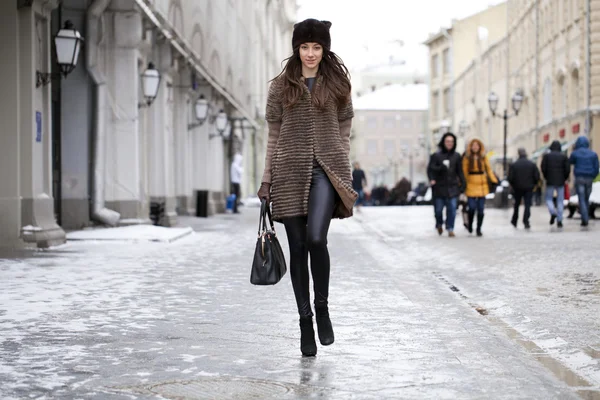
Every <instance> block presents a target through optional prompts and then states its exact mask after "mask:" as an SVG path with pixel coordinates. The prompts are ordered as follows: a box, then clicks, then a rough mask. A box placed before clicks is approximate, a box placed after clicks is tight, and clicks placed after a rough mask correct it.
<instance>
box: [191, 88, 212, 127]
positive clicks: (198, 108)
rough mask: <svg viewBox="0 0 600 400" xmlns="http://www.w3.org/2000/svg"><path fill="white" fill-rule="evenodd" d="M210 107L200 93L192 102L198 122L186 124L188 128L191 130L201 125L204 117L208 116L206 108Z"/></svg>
mask: <svg viewBox="0 0 600 400" xmlns="http://www.w3.org/2000/svg"><path fill="white" fill-rule="evenodd" d="M209 108H210V106H209V104H208V100H206V99H205V98H204V95H203V94H201V95H200V97H198V98H197V99H196V102H195V103H194V116H195V117H196V120H197V121H198V122H193V123H191V124H188V130H192V129H194V128H196V127H198V126H202V124H204V122H205V121H206V119H207V118H208V109H209Z"/></svg>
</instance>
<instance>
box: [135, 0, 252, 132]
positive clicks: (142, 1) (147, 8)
mask: <svg viewBox="0 0 600 400" xmlns="http://www.w3.org/2000/svg"><path fill="white" fill-rule="evenodd" d="M135 2H136V3H137V5H138V6H139V7H140V8H141V9H142V11H143V12H144V14H146V17H148V19H149V20H150V21H152V23H154V25H156V27H157V28H158V29H160V31H161V33H162V34H163V35H164V36H165V37H166V38H167V40H169V42H170V43H171V46H173V48H174V49H175V50H177V51H178V52H179V54H181V55H182V56H183V57H184V58H185V60H186V61H187V62H188V63H189V64H190V66H191V67H192V68H193V69H194V70H195V71H196V72H198V74H200V75H201V76H202V77H203V78H204V79H205V80H206V81H207V82H208V83H209V84H210V85H211V86H212V87H214V88H215V89H216V90H217V91H218V92H219V93H220V94H221V95H222V96H223V97H224V98H225V99H226V100H227V101H228V102H229V103H230V104H231V105H232V106H233V107H234V108H235V109H236V110H237V111H238V112H239V113H240V114H242V116H243V117H244V118H246V119H247V120H248V122H250V124H251V125H252V126H253V127H254V128H255V129H260V126H259V125H258V124H257V123H256V121H255V120H254V118H253V117H252V116H250V114H248V112H247V111H246V110H245V109H244V107H242V105H241V104H240V103H238V102H237V101H236V99H235V98H234V97H233V96H232V95H231V94H230V93H229V92H227V89H226V88H225V87H224V86H223V85H222V84H221V83H220V82H219V81H218V79H217V78H215V77H213V76H212V75H211V73H210V72H209V71H208V69H207V68H205V67H204V66H203V65H202V63H201V62H200V60H199V59H198V57H196V55H195V53H194V51H193V49H192V46H191V45H190V44H189V43H188V41H187V40H186V39H185V38H184V37H182V36H181V35H180V34H179V32H177V30H176V29H175V28H174V27H173V26H172V25H171V23H170V22H169V20H168V19H167V18H165V16H164V15H163V14H162V13H161V12H160V11H159V10H157V9H156V7H155V6H154V5H152V3H151V2H150V1H149V0H135Z"/></svg>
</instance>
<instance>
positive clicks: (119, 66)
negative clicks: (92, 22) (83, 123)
mask: <svg viewBox="0 0 600 400" xmlns="http://www.w3.org/2000/svg"><path fill="white" fill-rule="evenodd" d="M105 24H106V29H107V34H106V36H105V40H106V41H107V42H108V44H107V46H106V47H105V51H106V60H107V63H106V65H107V67H106V75H107V96H106V100H105V104H102V105H100V107H102V108H103V111H104V112H102V113H101V114H103V115H104V116H105V121H106V144H105V145H106V162H105V165H106V173H105V200H106V206H107V207H108V208H110V209H112V210H115V211H117V212H118V213H120V214H121V221H120V224H134V223H146V222H147V221H148V215H147V213H146V212H145V211H146V209H145V207H144V204H143V203H142V198H143V196H142V191H141V189H142V187H143V184H142V182H143V181H142V179H141V178H142V174H141V165H142V160H141V152H140V142H141V138H140V128H139V122H138V121H139V117H140V111H139V108H138V101H139V97H138V93H139V91H140V86H139V85H140V74H141V71H140V70H139V68H138V46H139V45H140V43H141V39H142V36H141V31H142V28H141V27H142V18H141V15H140V14H139V13H138V12H137V11H127V10H120V11H116V12H114V18H109V17H108V16H107V17H106V18H105ZM109 33H111V34H110V35H109Z"/></svg>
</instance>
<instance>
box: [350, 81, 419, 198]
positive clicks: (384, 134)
mask: <svg viewBox="0 0 600 400" xmlns="http://www.w3.org/2000/svg"><path fill="white" fill-rule="evenodd" d="M427 99H428V88H427V85H425V84H417V85H415V84H396V85H388V86H384V87H383V88H381V89H379V90H376V91H374V92H371V93H369V94H366V95H364V96H361V97H360V98H355V99H354V113H355V117H354V122H353V127H352V137H351V149H350V158H351V160H352V161H358V162H359V163H360V165H361V168H362V169H363V170H364V171H365V174H366V176H367V182H368V186H369V187H370V188H373V187H376V186H382V185H383V186H387V187H389V188H392V187H394V186H395V185H396V183H397V182H398V181H399V180H401V179H402V178H406V179H408V180H410V181H411V182H412V184H413V186H415V185H416V184H417V183H419V182H426V181H427V174H426V167H427V160H428V158H429V157H428V156H429V152H428V149H427V140H426V133H427V130H428V129H427V115H428V104H427Z"/></svg>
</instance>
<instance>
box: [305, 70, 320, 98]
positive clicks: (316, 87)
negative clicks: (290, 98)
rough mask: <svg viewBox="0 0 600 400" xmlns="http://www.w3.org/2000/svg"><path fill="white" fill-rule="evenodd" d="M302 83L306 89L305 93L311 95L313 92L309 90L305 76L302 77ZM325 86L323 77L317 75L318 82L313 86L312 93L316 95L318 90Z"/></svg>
mask: <svg viewBox="0 0 600 400" xmlns="http://www.w3.org/2000/svg"><path fill="white" fill-rule="evenodd" d="M300 82H302V87H303V88H304V89H303V90H304V93H308V94H311V91H310V90H308V86H306V78H305V77H304V76H301V77H300ZM322 84H323V75H321V74H318V75H317V80H316V81H315V83H314V85H313V90H312V93H314V92H315V91H316V90H318V89H319V88H320V87H321V85H322Z"/></svg>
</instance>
